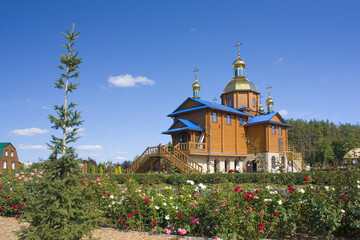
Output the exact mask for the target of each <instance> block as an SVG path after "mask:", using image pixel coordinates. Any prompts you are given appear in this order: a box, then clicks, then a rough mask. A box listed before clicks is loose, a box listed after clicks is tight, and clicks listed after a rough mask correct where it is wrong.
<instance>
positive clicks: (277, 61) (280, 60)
mask: <svg viewBox="0 0 360 240" xmlns="http://www.w3.org/2000/svg"><path fill="white" fill-rule="evenodd" d="M282 61H284V58H283V57H281V58H279V59H278V60H276V62H275V64H279V63H281V62H282Z"/></svg>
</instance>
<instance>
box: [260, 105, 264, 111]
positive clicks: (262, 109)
mask: <svg viewBox="0 0 360 240" xmlns="http://www.w3.org/2000/svg"><path fill="white" fill-rule="evenodd" d="M259 112H264V107H263V106H262V105H261V104H260V106H259Z"/></svg>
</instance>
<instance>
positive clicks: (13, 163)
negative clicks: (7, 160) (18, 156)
mask: <svg viewBox="0 0 360 240" xmlns="http://www.w3.org/2000/svg"><path fill="white" fill-rule="evenodd" d="M15 168H16V164H15V161H12V162H11V169H12V170H15Z"/></svg>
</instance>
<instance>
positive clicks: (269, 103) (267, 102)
mask: <svg viewBox="0 0 360 240" xmlns="http://www.w3.org/2000/svg"><path fill="white" fill-rule="evenodd" d="M273 104H274V100H273V99H272V98H271V97H270V96H269V97H268V99H266V105H273Z"/></svg>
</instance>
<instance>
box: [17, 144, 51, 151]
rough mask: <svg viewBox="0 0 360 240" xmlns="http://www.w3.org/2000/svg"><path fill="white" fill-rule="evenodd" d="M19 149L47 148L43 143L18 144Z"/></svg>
mask: <svg viewBox="0 0 360 240" xmlns="http://www.w3.org/2000/svg"><path fill="white" fill-rule="evenodd" d="M19 149H22V150H48V148H47V147H46V146H44V145H23V144H20V145H19Z"/></svg>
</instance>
